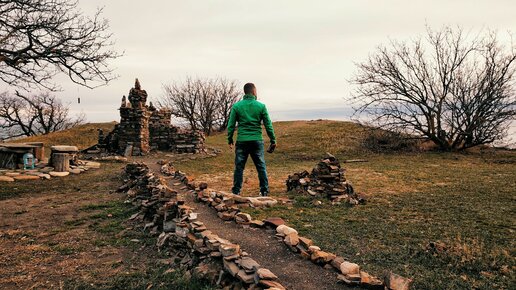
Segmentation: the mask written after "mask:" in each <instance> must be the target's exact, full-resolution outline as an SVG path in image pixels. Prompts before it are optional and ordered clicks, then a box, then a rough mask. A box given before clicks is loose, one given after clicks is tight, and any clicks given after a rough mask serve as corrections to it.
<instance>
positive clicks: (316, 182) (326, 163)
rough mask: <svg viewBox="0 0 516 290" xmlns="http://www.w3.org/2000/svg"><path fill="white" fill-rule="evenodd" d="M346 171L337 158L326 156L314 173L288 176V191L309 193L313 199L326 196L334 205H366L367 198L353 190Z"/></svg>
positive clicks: (298, 173)
mask: <svg viewBox="0 0 516 290" xmlns="http://www.w3.org/2000/svg"><path fill="white" fill-rule="evenodd" d="M344 173H345V169H344V168H342V167H341V166H340V162H339V160H338V159H337V158H335V156H333V155H332V154H330V153H326V156H325V157H324V158H323V159H321V161H320V162H319V163H318V164H317V165H316V166H315V167H314V168H313V170H312V173H309V172H308V171H306V170H305V171H301V172H297V173H294V174H292V175H289V176H288V179H287V181H286V185H287V191H296V192H300V193H307V194H309V195H311V196H313V197H318V196H324V197H327V198H329V199H330V200H331V201H332V202H334V203H340V202H346V203H348V204H351V205H358V204H363V203H365V201H366V200H365V198H364V197H363V196H362V195H360V194H358V193H356V192H355V191H354V190H353V186H351V184H349V183H348V182H347V181H346V178H345V177H344Z"/></svg>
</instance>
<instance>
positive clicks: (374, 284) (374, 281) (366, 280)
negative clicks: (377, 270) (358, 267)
mask: <svg viewBox="0 0 516 290" xmlns="http://www.w3.org/2000/svg"><path fill="white" fill-rule="evenodd" d="M360 284H361V285H362V286H364V287H366V288H368V289H378V290H382V289H384V287H383V281H382V280H380V279H378V278H377V277H374V276H371V275H369V273H367V272H363V271H360Z"/></svg>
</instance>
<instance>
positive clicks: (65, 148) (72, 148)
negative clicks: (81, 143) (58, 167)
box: [50, 145, 79, 152]
mask: <svg viewBox="0 0 516 290" xmlns="http://www.w3.org/2000/svg"><path fill="white" fill-rule="evenodd" d="M50 150H52V151H53V152H77V151H79V148H77V147H76V146H67V145H56V146H52V147H50Z"/></svg>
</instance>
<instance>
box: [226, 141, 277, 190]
mask: <svg viewBox="0 0 516 290" xmlns="http://www.w3.org/2000/svg"><path fill="white" fill-rule="evenodd" d="M263 148H264V147H263V141H244V142H236V145H235V173H234V175H233V189H232V191H233V193H234V194H240V191H241V190H242V183H243V181H244V180H243V179H244V168H245V163H246V162H247V157H248V156H249V155H251V159H253V163H254V166H256V171H258V178H259V180H260V193H261V194H262V195H267V194H268V193H269V180H268V179H267V168H266V167H265V157H264V149H263Z"/></svg>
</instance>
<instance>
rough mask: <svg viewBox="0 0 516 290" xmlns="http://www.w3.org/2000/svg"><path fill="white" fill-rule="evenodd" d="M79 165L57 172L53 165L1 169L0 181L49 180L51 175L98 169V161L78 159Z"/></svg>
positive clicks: (79, 172) (60, 175)
mask: <svg viewBox="0 0 516 290" xmlns="http://www.w3.org/2000/svg"><path fill="white" fill-rule="evenodd" d="M79 163H81V164H80V165H77V166H75V165H71V166H70V170H68V171H65V172H57V171H54V168H53V167H48V166H46V167H41V168H36V169H28V170H21V169H17V170H11V169H5V170H4V169H1V170H0V183H1V182H14V181H17V182H18V181H26V180H40V179H44V180H49V179H52V178H53V177H65V176H68V175H70V174H74V175H76V174H81V173H84V172H86V171H88V170H90V169H98V168H100V163H98V162H93V161H84V160H79Z"/></svg>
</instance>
